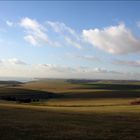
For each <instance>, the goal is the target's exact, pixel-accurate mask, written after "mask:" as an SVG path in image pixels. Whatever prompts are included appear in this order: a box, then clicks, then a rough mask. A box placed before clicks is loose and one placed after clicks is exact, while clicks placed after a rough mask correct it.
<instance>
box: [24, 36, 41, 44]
mask: <svg viewBox="0 0 140 140" xmlns="http://www.w3.org/2000/svg"><path fill="white" fill-rule="evenodd" d="M24 39H25V40H26V41H27V42H29V43H30V44H32V45H33V46H37V44H38V41H37V39H36V38H35V36H33V35H27V36H25V37H24Z"/></svg>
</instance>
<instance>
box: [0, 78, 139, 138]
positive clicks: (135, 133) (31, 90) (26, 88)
mask: <svg viewBox="0 0 140 140" xmlns="http://www.w3.org/2000/svg"><path fill="white" fill-rule="evenodd" d="M88 84H89V85H88ZM88 84H87V83H86V84H83V83H82V84H81V83H70V82H67V81H66V80H42V81H33V82H28V83H24V84H21V85H18V86H11V85H10V86H7V85H6V86H5V85H3V86H1V88H0V96H4V95H16V96H21V95H23V94H24V96H28V95H31V96H34V95H36V94H38V93H39V94H40V93H41V94H43V95H45V94H46V95H47V94H48V91H49V92H50V93H54V94H56V95H61V96H60V97H57V98H55V96H54V98H49V99H44V100H43V99H42V100H40V101H39V102H31V103H17V102H15V101H4V100H1V101H0V124H1V127H0V140H9V139H14V140H25V139H26V140H39V139H41V140H48V139H49V140H57V139H58V140H73V139H76V140H77V139H81V140H86V139H87V140H112V139H113V140H138V139H140V105H139V104H137V105H132V104H131V103H132V102H133V101H139V100H140V91H139V82H135V83H133V82H132V83H125V84H124V85H123V84H122V83H121V84H119V85H117V84H118V83H117V84H116V83H113V85H112V83H111V81H108V82H107V83H103V82H98V84H99V85H98V84H97V83H88ZM114 84H115V85H114ZM126 85H127V86H126ZM132 85H135V86H132ZM43 97H45V96H43Z"/></svg>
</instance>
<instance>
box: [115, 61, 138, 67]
mask: <svg viewBox="0 0 140 140" xmlns="http://www.w3.org/2000/svg"><path fill="white" fill-rule="evenodd" d="M113 63H114V64H118V65H123V66H130V67H140V60H135V61H132V60H131V61H130V60H129V61H128V60H115V61H114V62H113Z"/></svg>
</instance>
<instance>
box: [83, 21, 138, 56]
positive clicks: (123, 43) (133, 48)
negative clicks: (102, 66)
mask: <svg viewBox="0 0 140 140" xmlns="http://www.w3.org/2000/svg"><path fill="white" fill-rule="evenodd" d="M82 35H83V38H84V40H85V41H86V42H88V43H90V44H91V45H92V46H94V47H96V48H99V49H101V50H104V51H106V52H108V53H112V54H129V53H136V52H140V40H139V39H138V38H137V37H136V36H134V35H133V34H132V32H131V31H130V30H129V29H128V28H126V26H125V24H123V23H121V24H119V25H118V26H109V27H107V28H104V29H98V28H95V29H89V30H83V32H82Z"/></svg>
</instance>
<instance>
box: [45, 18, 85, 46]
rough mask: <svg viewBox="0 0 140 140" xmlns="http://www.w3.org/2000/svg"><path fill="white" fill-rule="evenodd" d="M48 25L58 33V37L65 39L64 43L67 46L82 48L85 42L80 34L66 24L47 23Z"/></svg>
mask: <svg viewBox="0 0 140 140" xmlns="http://www.w3.org/2000/svg"><path fill="white" fill-rule="evenodd" d="M47 25H49V27H51V28H52V29H53V31H54V32H56V33H57V35H58V36H61V37H62V38H63V41H65V42H63V43H64V44H66V45H69V46H73V47H76V48H81V47H82V44H83V41H82V39H81V37H80V35H79V34H78V33H76V31H75V30H74V29H72V28H70V27H68V26H67V25H65V24H64V23H61V22H52V21H47Z"/></svg>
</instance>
